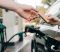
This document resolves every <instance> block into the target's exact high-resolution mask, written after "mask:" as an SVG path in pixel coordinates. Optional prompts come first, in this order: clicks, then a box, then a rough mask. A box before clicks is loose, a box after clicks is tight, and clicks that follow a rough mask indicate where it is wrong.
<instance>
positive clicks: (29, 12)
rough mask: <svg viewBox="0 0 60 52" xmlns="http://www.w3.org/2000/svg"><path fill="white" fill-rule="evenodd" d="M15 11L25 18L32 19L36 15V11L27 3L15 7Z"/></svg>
mask: <svg viewBox="0 0 60 52" xmlns="http://www.w3.org/2000/svg"><path fill="white" fill-rule="evenodd" d="M16 12H17V13H18V14H19V15H20V16H22V17H23V18H25V19H27V20H29V21H30V20H32V19H34V18H36V17H37V16H38V12H37V11H36V10H35V9H34V8H33V7H32V6H29V5H21V6H20V7H18V8H17V10H16Z"/></svg>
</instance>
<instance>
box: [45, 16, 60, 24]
mask: <svg viewBox="0 0 60 52" xmlns="http://www.w3.org/2000/svg"><path fill="white" fill-rule="evenodd" d="M45 17H46V21H47V22H48V23H50V24H55V25H60V19H59V18H58V17H55V16H52V15H47V16H45Z"/></svg>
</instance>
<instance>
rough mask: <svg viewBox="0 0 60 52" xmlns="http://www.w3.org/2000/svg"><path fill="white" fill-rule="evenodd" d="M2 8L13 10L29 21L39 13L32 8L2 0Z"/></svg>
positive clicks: (0, 3) (0, 2) (0, 5)
mask: <svg viewBox="0 0 60 52" xmlns="http://www.w3.org/2000/svg"><path fill="white" fill-rule="evenodd" d="M0 7H1V8H4V9H9V10H12V11H14V12H16V13H17V14H19V15H20V16H22V17H23V18H25V19H27V20H31V19H32V18H35V17H36V16H37V12H36V10H35V9H34V8H33V7H32V6H29V5H22V4H17V3H15V2H13V1H12V0H0Z"/></svg>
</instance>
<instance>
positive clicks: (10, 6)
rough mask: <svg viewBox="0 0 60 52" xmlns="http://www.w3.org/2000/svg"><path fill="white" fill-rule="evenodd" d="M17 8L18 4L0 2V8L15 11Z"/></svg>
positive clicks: (5, 1) (9, 1)
mask: <svg viewBox="0 0 60 52" xmlns="http://www.w3.org/2000/svg"><path fill="white" fill-rule="evenodd" d="M18 7H19V6H18V4H17V3H15V2H13V1H12V0H0V8H4V9H9V10H12V11H16V10H17V9H18Z"/></svg>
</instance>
